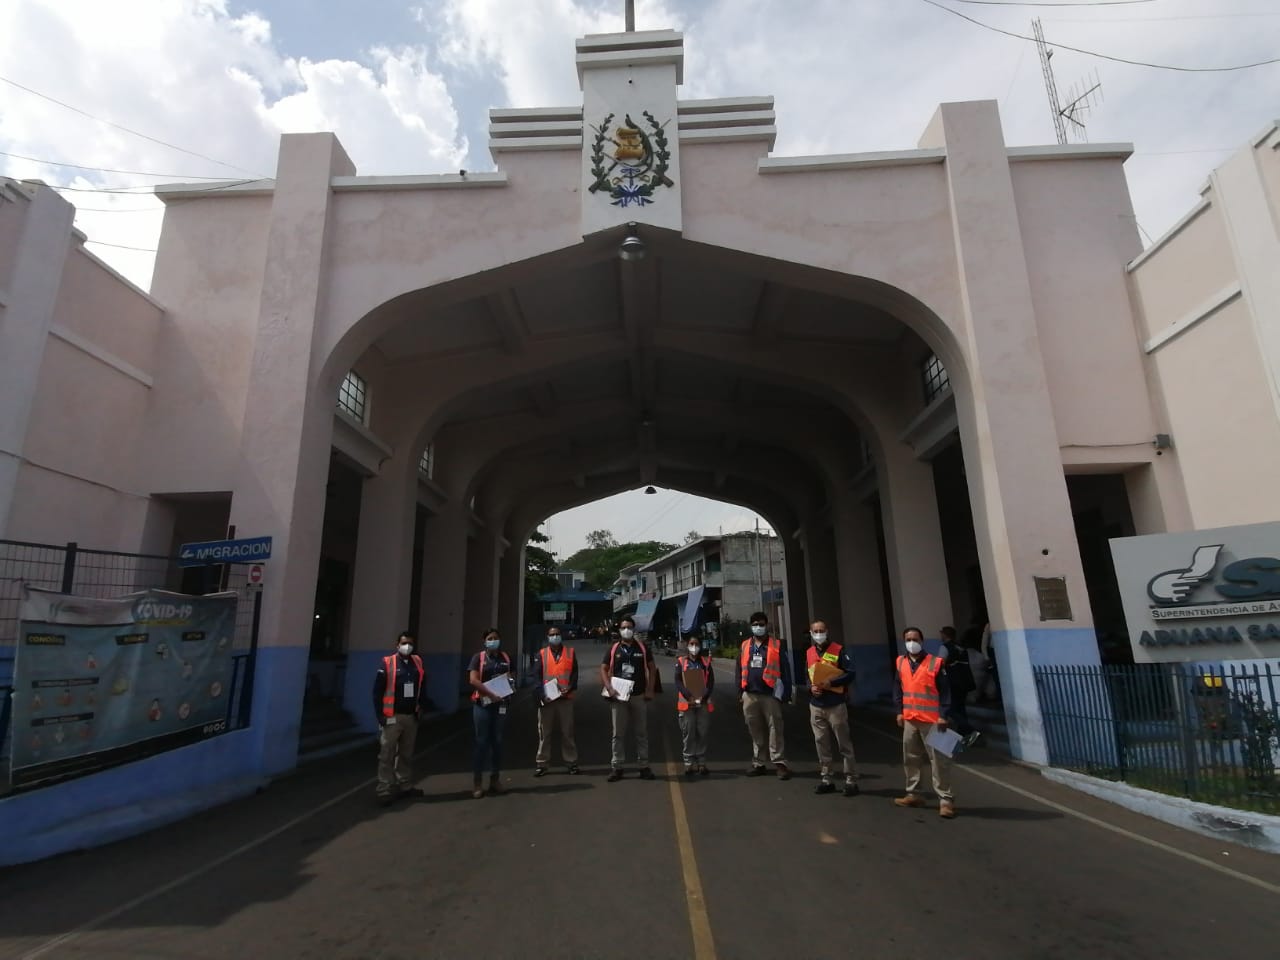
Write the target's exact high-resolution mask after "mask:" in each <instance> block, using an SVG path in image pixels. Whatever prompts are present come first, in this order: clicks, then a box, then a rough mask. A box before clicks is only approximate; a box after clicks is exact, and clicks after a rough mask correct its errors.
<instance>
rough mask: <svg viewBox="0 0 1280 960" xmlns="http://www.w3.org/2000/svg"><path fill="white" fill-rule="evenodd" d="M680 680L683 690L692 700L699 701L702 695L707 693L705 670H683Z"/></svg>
mask: <svg viewBox="0 0 1280 960" xmlns="http://www.w3.org/2000/svg"><path fill="white" fill-rule="evenodd" d="M680 679H681V680H682V681H683V683H684V686H685V689H686V690H688V691H689V696H691V697H692V698H693V699H694V700H701V699H702V695H703V694H704V693H706V692H707V671H705V670H685V671H683V672H682V673H681V675H680Z"/></svg>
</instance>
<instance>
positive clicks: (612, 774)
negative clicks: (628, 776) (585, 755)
mask: <svg viewBox="0 0 1280 960" xmlns="http://www.w3.org/2000/svg"><path fill="white" fill-rule="evenodd" d="M621 779H622V771H621V770H619V769H618V768H617V767H614V768H613V769H612V770H610V771H609V782H610V783H617V782H618V781H619V780H621Z"/></svg>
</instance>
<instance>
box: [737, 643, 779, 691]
mask: <svg viewBox="0 0 1280 960" xmlns="http://www.w3.org/2000/svg"><path fill="white" fill-rule="evenodd" d="M754 642H755V641H754V640H743V641H742V656H741V657H740V658H739V659H738V666H739V667H740V668H741V672H742V689H743V690H745V689H747V671H748V670H750V669H751V668H750V667H749V666H747V664H748V663H749V662H750V661H751V644H752V643H754ZM766 651H767V652H766V653H765V658H764V673H763V675H762V676H761V679H762V680H764V685H765V686H766V687H768V688H769V689H770V690H772V689H773V688H774V687H775V686H777V684H778V681H779V680H781V679H782V644H780V643H779V642H778V641H777V640H775V639H774V638H773V637H770V638H769V640H768V644H767V645H766Z"/></svg>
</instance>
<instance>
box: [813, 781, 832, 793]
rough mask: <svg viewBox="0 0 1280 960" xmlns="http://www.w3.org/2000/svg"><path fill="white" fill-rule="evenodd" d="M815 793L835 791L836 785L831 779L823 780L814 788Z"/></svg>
mask: <svg viewBox="0 0 1280 960" xmlns="http://www.w3.org/2000/svg"><path fill="white" fill-rule="evenodd" d="M813 792H814V793H835V792H836V785H835V784H834V783H832V782H831V781H830V780H823V781H822V782H821V783H820V784H818V785H817V786H816V787H814V788H813Z"/></svg>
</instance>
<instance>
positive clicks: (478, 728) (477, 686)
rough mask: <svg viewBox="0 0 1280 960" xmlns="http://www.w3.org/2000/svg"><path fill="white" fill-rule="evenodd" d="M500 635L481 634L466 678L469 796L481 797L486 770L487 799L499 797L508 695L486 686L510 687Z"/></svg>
mask: <svg viewBox="0 0 1280 960" xmlns="http://www.w3.org/2000/svg"><path fill="white" fill-rule="evenodd" d="M501 646H502V635H501V634H500V633H499V632H498V630H497V628H496V627H490V628H489V629H488V630H486V631H485V632H484V647H483V649H481V651H480V652H479V653H477V654H476V655H475V656H473V657H472V658H471V663H470V664H469V665H468V666H467V677H468V679H469V680H470V682H471V690H472V693H471V722H472V726H473V727H474V730H475V746H474V748H473V751H472V756H471V766H472V774H473V782H472V790H471V796H473V797H475V798H476V799H477V800H479V799H480V798H481V797H483V796H484V793H485V791H484V787H483V780H484V768H485V765H486V761H488V766H489V796H491V797H493V796H497V795H498V794H500V793H502V733H503V727H504V726H506V722H507V703H508V701H509V700H510V699H511V694H510V693H505V694H501V693H499V692H498V691H495V690H494V689H492V688H491V687H489V686H488V684H489V683H490V681H492V680H494V679H496V678H498V677H502V678H504V679H505V681H506V683H507V685H508V686H510V678H511V658H510V657H509V656H507V655H506V653H504V652H503V651H502V650H501V649H499V648H500V647H501Z"/></svg>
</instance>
